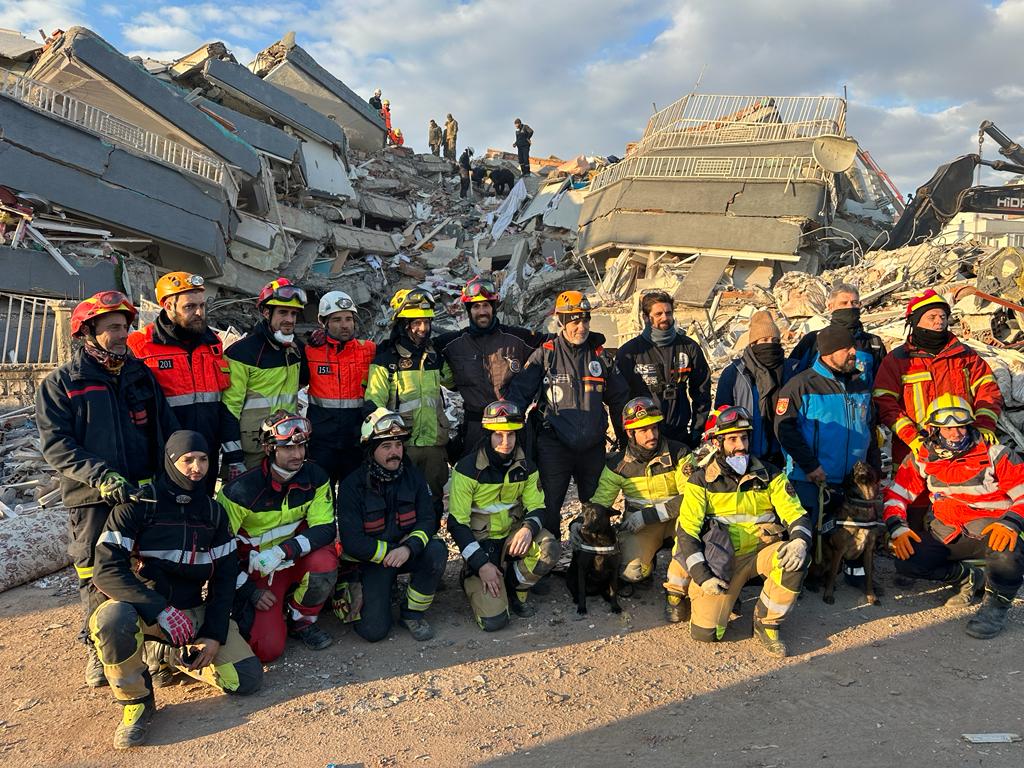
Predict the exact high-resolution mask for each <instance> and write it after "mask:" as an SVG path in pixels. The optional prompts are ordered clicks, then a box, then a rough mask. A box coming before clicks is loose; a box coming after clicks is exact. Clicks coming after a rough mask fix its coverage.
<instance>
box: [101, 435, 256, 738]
mask: <svg viewBox="0 0 1024 768" xmlns="http://www.w3.org/2000/svg"><path fill="white" fill-rule="evenodd" d="M209 468H210V449H209V447H208V446H207V444H206V439H205V438H204V437H203V436H202V435H201V434H199V433H198V432H191V431H186V430H181V431H178V432H175V433H174V434H172V435H171V437H170V439H169V440H168V441H167V446H166V448H165V449H164V468H163V472H162V473H161V474H160V475H159V476H158V477H157V480H156V484H155V486H154V488H152V489H151V492H152V493H155V501H154V500H152V499H140V500H139V501H136V502H131V503H129V504H120V505H118V506H116V507H114V509H113V510H112V511H111V513H110V517H109V518H108V519H107V523H106V526H105V528H104V530H103V533H102V534H101V535H100V539H99V542H98V544H97V546H96V571H95V574H94V576H93V583H94V584H95V585H96V587H97V588H98V589H99V590H101V591H102V592H103V593H104V594H105V595H107V596H108V597H109V598H110V599H109V600H107V601H106V602H105V603H103V604H101V605H100V606H99V608H97V609H96V611H95V612H94V613H93V615H92V618H91V620H90V622H89V625H90V626H89V628H90V631H91V636H92V640H93V642H94V643H95V645H96V651H97V654H98V656H99V658H100V660H101V661H102V662H103V672H104V674H105V675H106V677H107V681H108V682H109V683H110V688H111V690H112V691H113V692H114V696H115V698H116V699H117V701H118V702H119V703H120V704H121V705H122V706H123V707H124V711H123V715H122V719H121V724H120V725H118V727H117V730H116V731H115V733H114V747H115V748H117V749H126V748H128V747H135V746H139V745H140V744H142V743H143V742H144V741H145V737H146V731H147V730H148V728H149V722H150V719H151V718H152V717H153V712H154V708H155V706H156V705H155V703H154V699H153V681H152V679H151V677H150V672H149V670H148V669H147V667H146V662H145V660H144V659H143V641H144V640H155V641H158V642H160V643H165V644H167V645H169V646H171V648H170V649H169V654H168V660H169V662H170V664H171V667H172V669H174V670H176V671H181V672H184V673H185V674H187V675H189V676H191V677H194V678H197V679H199V680H202V681H203V682H206V683H209V684H210V685H213V686H215V687H216V688H219V689H220V690H222V691H224V692H225V693H232V694H239V695H244V694H249V693H253V692H255V691H256V690H258V689H259V687H260V684H261V683H262V681H263V665H262V664H260V662H259V660H258V659H257V658H256V657H255V656H254V655H253V652H252V650H251V649H250V648H249V646H248V645H247V644H246V642H245V640H243V639H242V636H241V635H240V634H239V632H238V627H237V626H236V625H235V623H234V622H233V621H231V604H232V601H233V600H234V595H235V578H236V576H237V575H238V558H237V555H236V552H235V539H234V535H233V534H232V532H231V526H230V524H229V521H228V516H227V514H226V513H225V511H224V510H223V509H222V508H221V506H220V504H218V503H217V502H215V501H213V500H212V499H210V497H209V496H207V495H206V487H207V486H206V483H205V482H204V480H205V478H206V475H207V473H208V471H209ZM147 490H150V489H147ZM181 547H185V548H184V549H182V548H181ZM204 587H205V588H206V596H205V597H204V596H203V589H204Z"/></svg>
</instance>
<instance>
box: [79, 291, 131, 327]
mask: <svg viewBox="0 0 1024 768" xmlns="http://www.w3.org/2000/svg"><path fill="white" fill-rule="evenodd" d="M108 312H124V313H125V314H126V315H127V316H128V325H131V324H132V323H134V322H135V318H136V317H138V314H139V312H138V310H137V309H135V306H134V305H133V304H132V303H131V301H130V300H129V299H128V297H127V296H125V295H124V294H123V293H121V292H120V291H100V292H99V293H97V294H94V295H92V296H90V297H89V298H88V299H86V300H85V301H83V302H81V303H80V304H79V305H78V306H77V307H75V311H74V312H72V313H71V335H72V336H81V335H82V326H84V325H85V324H86V323H87V322H88V321H89V320H94V319H96V318H97V317H99V316H100V315H105V314H107V313H108Z"/></svg>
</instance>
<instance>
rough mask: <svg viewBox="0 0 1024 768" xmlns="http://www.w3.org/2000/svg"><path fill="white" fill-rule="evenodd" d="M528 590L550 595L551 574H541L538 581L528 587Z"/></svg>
mask: <svg viewBox="0 0 1024 768" xmlns="http://www.w3.org/2000/svg"><path fill="white" fill-rule="evenodd" d="M530 591H531V592H533V594H535V595H540V596H542V597H543V596H544V595H550V594H551V574H550V573H549V574H547V575H545V576H541V579H540V581H538V582H537V583H536V584H534V585H533V586H532V587H530Z"/></svg>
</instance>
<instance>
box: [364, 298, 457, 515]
mask: <svg viewBox="0 0 1024 768" xmlns="http://www.w3.org/2000/svg"><path fill="white" fill-rule="evenodd" d="M391 312H392V317H391V335H390V337H389V338H388V339H387V340H386V341H384V342H383V343H381V344H380V345H379V346H378V347H377V354H376V356H375V357H374V359H373V363H372V364H371V365H370V374H369V380H368V381H367V384H366V403H365V405H364V413H365V412H366V410H367V409H369V410H372V409H374V408H386V409H387V410H389V411H395V412H397V413H398V414H399V415H400V416H401V417H402V419H403V420H404V421H405V423H406V424H409V425H411V431H412V435H411V438H410V440H409V443H410V444H409V445H407V446H406V447H405V453H406V454H407V455H408V457H409V460H410V461H411V462H412V463H413V464H414V465H415V466H416V468H417V469H419V471H420V472H422V473H423V475H424V477H426V479H427V485H428V486H429V488H430V493H431V494H432V495H433V499H434V501H433V503H434V512H435V514H436V515H437V526H435V528H436V527H438V526H439V525H440V522H441V516H442V515H443V514H444V486H445V483H447V482H448V458H447V450H446V447H445V446H447V444H448V438H449V434H448V430H449V429H450V427H451V423H450V422H449V421H448V416H447V415H446V414H445V403H444V395H443V394H442V392H441V387H442V385H443V386H448V387H450V386H452V372H451V369H450V368H449V367H448V363H446V362H445V360H444V357H442V355H441V353H440V352H438V350H437V348H436V346H435V345H434V343H433V340H432V339H431V337H430V332H431V329H432V327H433V318H434V297H433V296H431V295H430V294H429V293H427V292H426V291H424V290H423V289H422V288H413V289H412V290H410V289H408V288H403V289H402V290H400V291H398V292H396V293H395V295H394V296H393V297H392V298H391Z"/></svg>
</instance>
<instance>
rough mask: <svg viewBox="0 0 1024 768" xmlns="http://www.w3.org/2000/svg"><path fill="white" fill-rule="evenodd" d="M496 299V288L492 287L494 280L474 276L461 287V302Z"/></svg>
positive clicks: (497, 297)
mask: <svg viewBox="0 0 1024 768" xmlns="http://www.w3.org/2000/svg"><path fill="white" fill-rule="evenodd" d="M498 299H499V296H498V289H497V288H495V287H494V282H493V281H491V280H488V279H486V278H483V277H474V278H473V279H472V280H470V281H469V282H468V283H466V287H465V288H463V289H462V303H463V304H469V303H471V302H474V301H498Z"/></svg>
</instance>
